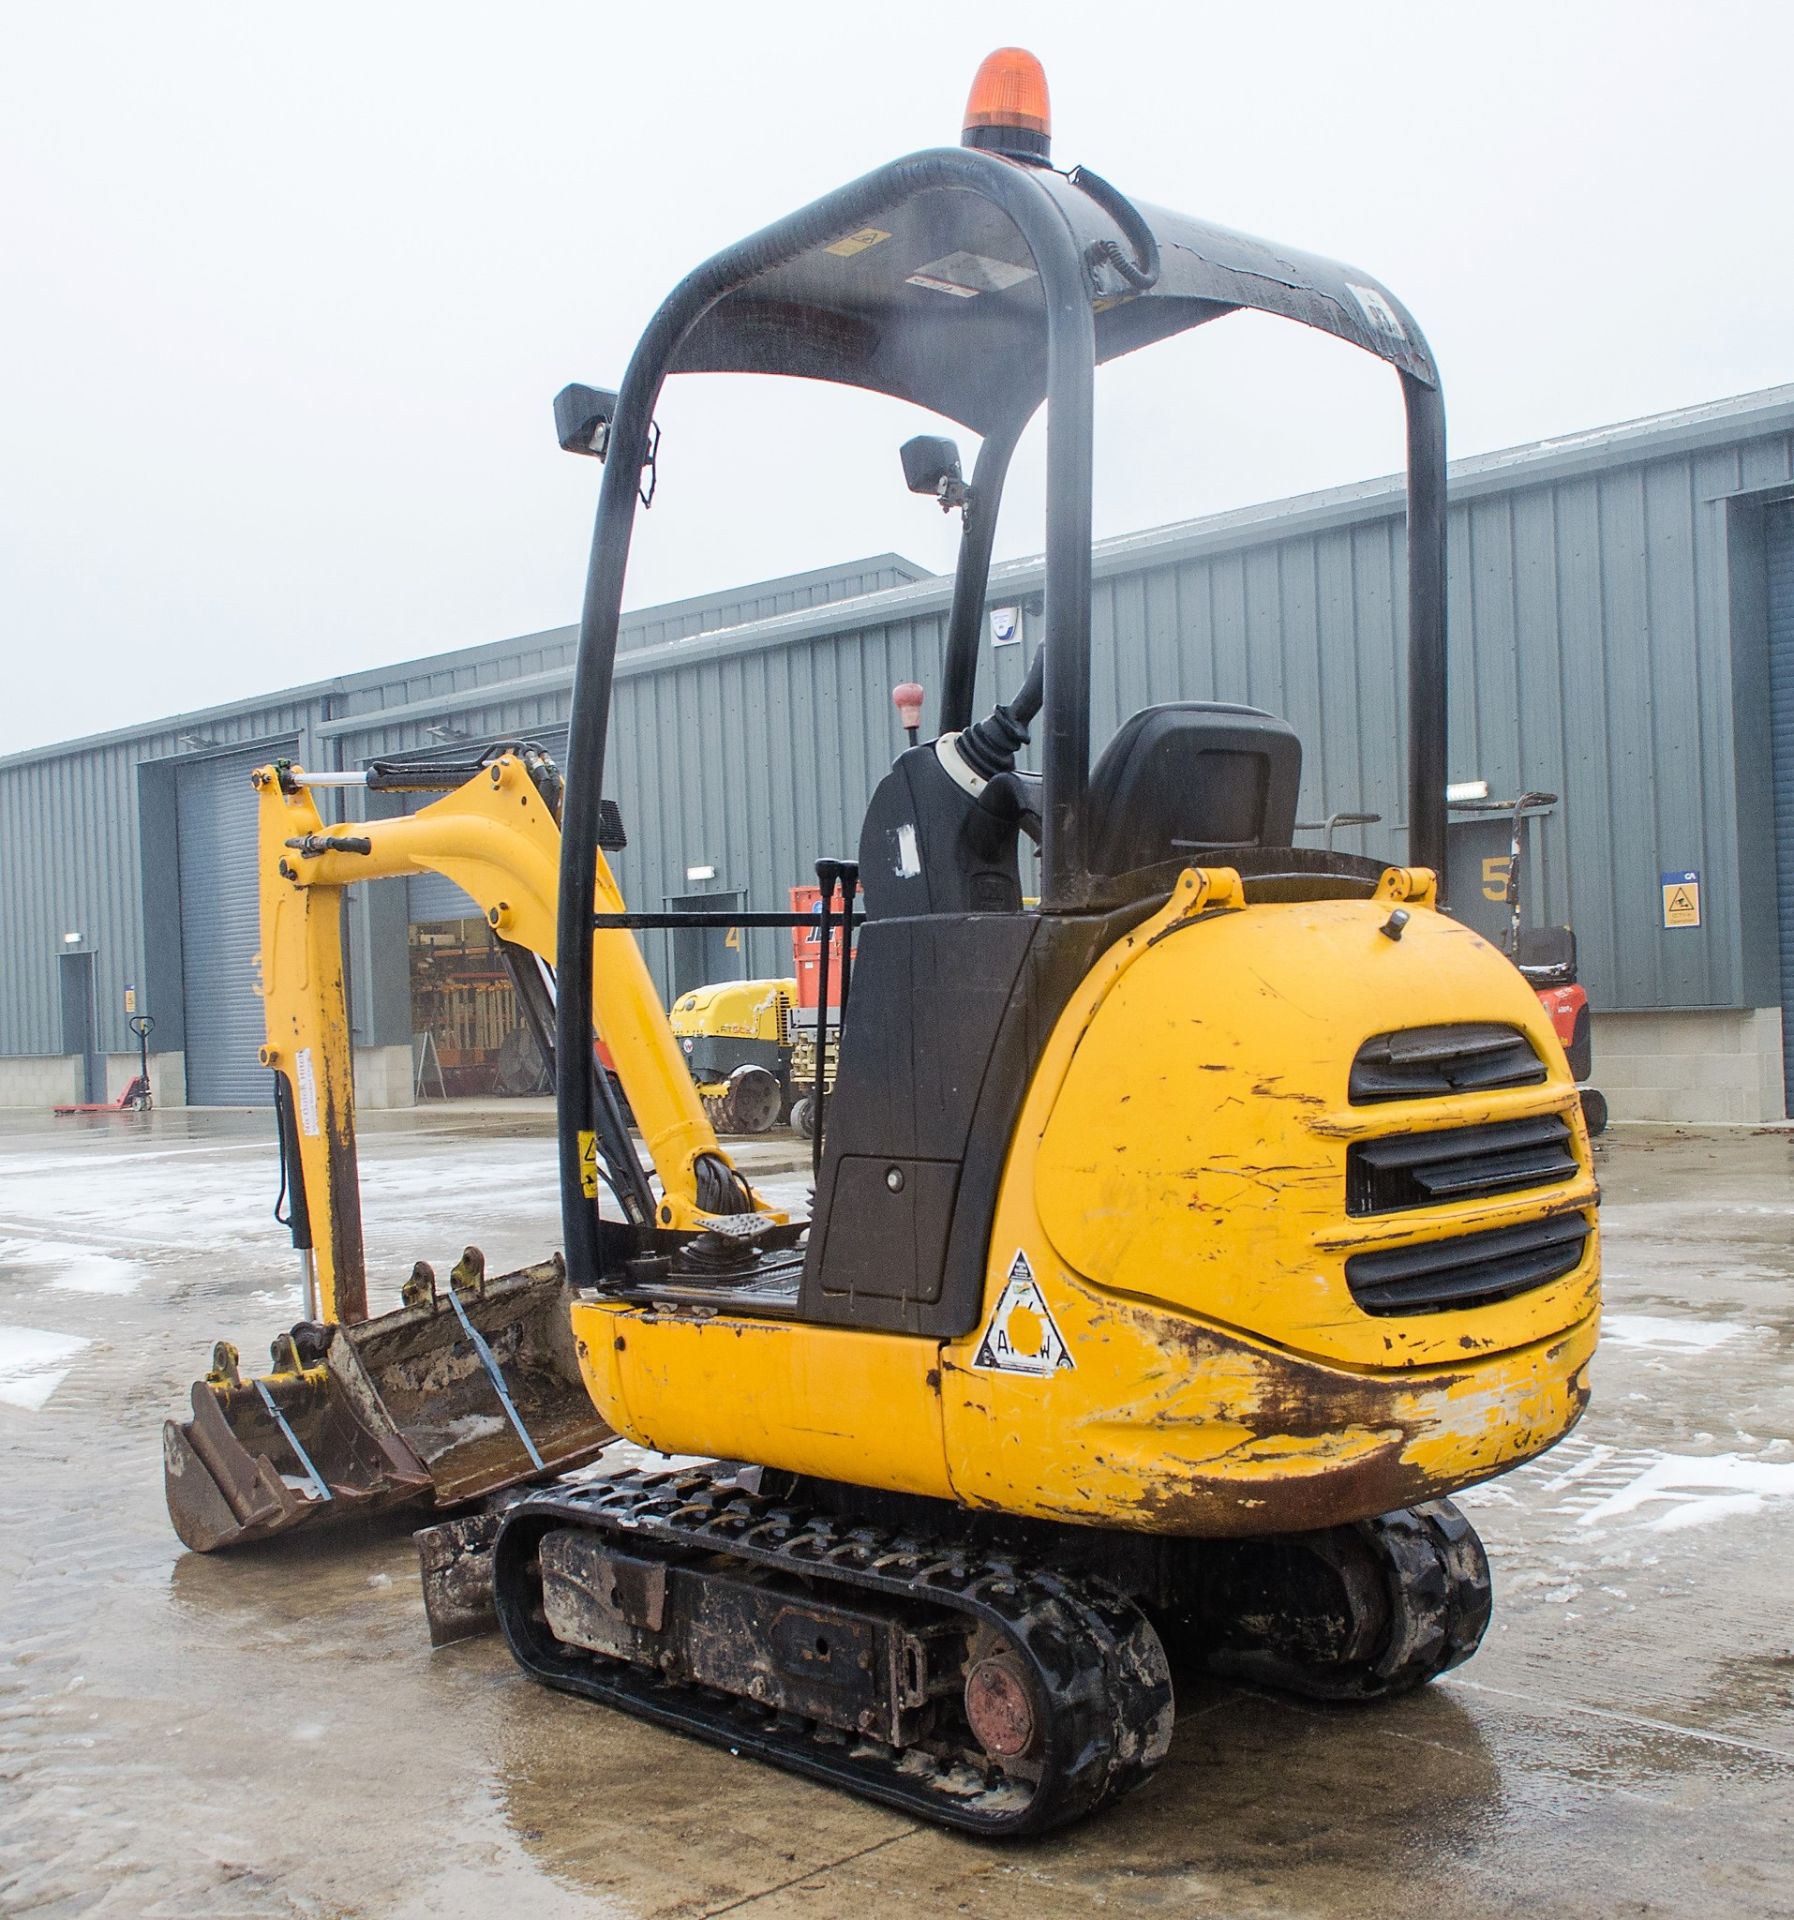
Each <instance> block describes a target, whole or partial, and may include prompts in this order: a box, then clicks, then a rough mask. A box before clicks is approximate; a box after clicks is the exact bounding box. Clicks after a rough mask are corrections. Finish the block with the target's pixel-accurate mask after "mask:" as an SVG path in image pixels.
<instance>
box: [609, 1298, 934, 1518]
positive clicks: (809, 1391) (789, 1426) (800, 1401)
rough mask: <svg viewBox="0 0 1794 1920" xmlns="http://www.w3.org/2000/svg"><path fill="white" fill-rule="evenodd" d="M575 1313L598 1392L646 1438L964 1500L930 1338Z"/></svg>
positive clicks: (615, 1306) (632, 1311) (645, 1314)
mask: <svg viewBox="0 0 1794 1920" xmlns="http://www.w3.org/2000/svg"><path fill="white" fill-rule="evenodd" d="M572 1320H573V1333H574V1337H575V1339H576V1340H577V1342H578V1346H579V1366H580V1372H581V1373H582V1374H583V1375H584V1377H585V1382H586V1390H587V1392H589V1393H590V1394H591V1396H592V1399H593V1401H594V1403H595V1404H596V1406H597V1408H598V1411H599V1412H600V1413H601V1414H602V1415H603V1416H604V1418H605V1419H606V1420H607V1421H609V1423H610V1424H611V1425H612V1426H613V1427H615V1428H616V1430H617V1431H618V1432H619V1433H621V1434H625V1435H627V1437H628V1438H629V1439H631V1440H633V1441H635V1442H636V1444H637V1445H638V1446H644V1447H656V1448H659V1449H660V1451H662V1452H663V1453H698V1454H713V1455H719V1456H721V1457H723V1458H725V1459H730V1460H752V1461H756V1462H757V1463H759V1464H760V1465H761V1466H768V1467H785V1468H789V1469H790V1470H791V1471H792V1472H794V1473H814V1474H820V1475H822V1476H823V1477H824V1478H825V1479H829V1480H847V1481H852V1482H855V1483H857V1484H861V1485H871V1486H878V1487H888V1488H890V1489H892V1490H893V1491H895V1492H899V1493H925V1494H932V1495H933V1496H935V1497H936V1498H937V1499H951V1498H952V1493H953V1487H952V1482H951V1480H950V1479H949V1478H948V1474H947V1462H946V1456H945V1454H944V1453H943V1451H942V1441H941V1418H940V1395H939V1393H938V1392H937V1390H936V1380H935V1379H931V1378H930V1376H931V1375H934V1374H935V1373H936V1368H937V1362H938V1352H937V1348H936V1345H935V1343H934V1342H933V1341H931V1340H914V1339H903V1338H900V1337H898V1336H896V1335H894V1334H878V1333H849V1332H846V1331H843V1330H842V1329H841V1328H838V1327H800V1326H797V1325H796V1324H795V1323H793V1322H791V1321H788V1320H755V1319H752V1318H749V1317H747V1316H744V1315H736V1314H729V1315H722V1314H719V1315H716V1316H714V1317H706V1318H702V1319H700V1318H696V1317H691V1316H685V1315H679V1314H676V1313H670V1312H660V1311H656V1310H655V1309H653V1308H643V1307H627V1306H623V1305H621V1304H619V1303H615V1302H606V1301H587V1300H582V1301H579V1302H578V1303H577V1304H576V1305H575V1306H574V1308H573V1310H572Z"/></svg>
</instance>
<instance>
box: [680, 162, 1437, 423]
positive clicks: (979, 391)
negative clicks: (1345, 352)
mask: <svg viewBox="0 0 1794 1920" xmlns="http://www.w3.org/2000/svg"><path fill="white" fill-rule="evenodd" d="M952 157H953V158H954V159H959V158H961V157H962V156H960V155H958V154H954V155H953V156H952ZM947 158H948V156H947V155H945V154H941V155H935V154H927V153H923V154H917V155H914V156H912V157H911V159H910V160H909V161H901V162H898V163H897V164H896V165H895V166H894V167H892V168H889V169H881V174H882V176H883V178H884V179H885V180H887V181H889V180H892V179H893V176H895V177H896V178H897V179H899V180H900V179H901V178H902V176H903V175H904V174H905V173H906V172H908V171H909V170H910V169H912V168H913V169H914V170H915V171H916V172H917V173H918V174H920V173H922V172H923V171H924V170H926V169H928V168H929V165H930V163H931V162H934V161H937V160H946V159H947ZM1015 173H1016V174H1017V175H1019V176H1021V178H1020V179H1018V180H1017V182H1016V184H1017V186H1018V187H1021V186H1022V182H1023V181H1025V182H1026V187H1027V188H1028V189H1032V190H1033V191H1035V192H1038V193H1039V194H1042V195H1044V196H1046V198H1047V199H1048V200H1049V201H1050V202H1051V203H1052V205H1053V206H1054V207H1055V208H1056V210H1057V212H1058V213H1059V215H1060V216H1062V217H1063V219H1064V221H1065V224H1066V226H1067V227H1068V228H1069V229H1070V232H1071V238H1072V239H1073V241H1074V242H1075V244H1076V246H1077V249H1078V252H1079V254H1080V255H1081V256H1083V257H1084V258H1085V259H1086V260H1087V261H1088V262H1089V263H1090V277H1091V281H1092V283H1093V286H1094V288H1095V290H1096V300H1095V304H1096V316H1095V318H1096V357H1097V359H1098V360H1099V361H1105V360H1112V359H1115V358H1117V357H1118V356H1119V355H1121V354H1124V353H1129V352H1132V351H1133V350H1134V349H1135V348H1136V347H1141V346H1145V345H1148V344H1149V343H1150V342H1152V341H1155V340H1162V339H1165V338H1167V337H1169V336H1170V335H1172V334H1176V333H1181V332H1183V331H1185V330H1186V329H1187V328H1190V327H1195V326H1200V325H1202V324H1203V323H1204V322H1205V321H1209V320H1214V319H1218V318H1219V317H1220V316H1221V315H1223V314H1226V313H1232V312H1236V311H1238V310H1239V309H1241V308H1250V309H1253V310H1255V311H1258V312H1263V313H1275V314H1282V315H1284V316H1286V317H1287V318H1289V319H1292V320H1297V321H1300V322H1302V323H1303V324H1304V325H1307V326H1311V327H1317V328H1320V329H1321V330H1322V331H1323V332H1327V333H1331V334H1334V335H1336V336H1337V337H1338V338H1340V339H1342V340H1347V341H1350V342H1351V343H1352V344H1353V345H1354V346H1357V347H1362V348H1363V349H1364V351H1365V352H1367V353H1372V354H1375V355H1376V356H1377V357H1378V358H1379V359H1382V360H1386V361H1388V362H1389V363H1390V365H1391V366H1393V367H1396V368H1398V369H1400V370H1401V371H1402V372H1403V373H1406V374H1410V375H1412V376H1413V377H1415V378H1416V379H1418V380H1421V381H1422V382H1424V383H1425V384H1426V385H1428V386H1436V385H1437V384H1438V381H1437V374H1436V372H1435V369H1434V366H1433V362H1432V357H1431V355H1430V354H1429V353H1428V351H1427V347H1426V343H1425V340H1424V338H1423V337H1422V335H1421V333H1420V330H1419V328H1418V327H1416V326H1415V324H1414V322H1413V320H1412V319H1411V318H1410V317H1409V315H1408V313H1407V311H1406V309H1405V308H1404V307H1403V306H1402V304H1401V302H1400V301H1399V300H1398V299H1397V298H1396V297H1395V295H1394V294H1393V293H1391V292H1390V291H1389V289H1388V288H1387V287H1385V286H1383V285H1382V284H1381V283H1380V282H1379V281H1377V280H1376V279H1374V278H1373V277H1372V276H1371V275H1369V274H1367V273H1362V272H1360V271H1358V270H1357V269H1356V268H1353V267H1348V266H1345V265H1342V264H1340V263H1339V262H1337V261H1332V260H1325V259H1322V258H1320V257H1319V256H1318V255H1315V254H1308V253H1297V252H1295V251H1293V250H1291V249H1289V248H1286V247H1277V246H1273V245H1271V244H1269V243H1268V242H1266V241H1263V240H1257V239H1254V238H1252V237H1251V236H1250V235H1247V234H1241V233H1234V232H1231V231H1229V230H1228V229H1227V228H1225V227H1217V226H1211V225H1209V224H1207V223H1206V222H1204V221H1200V220H1194V219H1191V218H1190V217H1189V216H1188V215H1186V214H1181V213H1172V212H1168V211H1166V210H1165V209H1163V208H1159V207H1152V206H1145V205H1140V204H1138V203H1135V204H1134V205H1133V207H1132V209H1131V211H1132V212H1133V213H1134V214H1135V215H1136V216H1137V217H1138V219H1139V221H1140V222H1141V223H1142V224H1143V226H1144V227H1145V228H1146V229H1147V230H1148V231H1149V232H1150V234H1151V236H1152V239H1153V240H1154V241H1156V243H1157V248H1158V275H1157V278H1156V280H1155V281H1154V282H1153V283H1152V285H1151V286H1150V287H1148V288H1147V289H1146V290H1145V291H1138V290H1137V289H1136V288H1135V287H1134V286H1132V285H1130V283H1129V279H1128V278H1127V277H1126V274H1125V270H1124V269H1121V268H1119V267H1118V266H1117V265H1115V264H1113V262H1114V261H1115V260H1116V259H1118V258H1119V259H1122V260H1126V259H1134V258H1138V256H1139V254H1140V251H1141V249H1140V244H1139V236H1138V235H1137V234H1131V233H1130V232H1129V230H1128V227H1129V224H1130V223H1129V222H1127V221H1126V220H1125V218H1121V217H1117V214H1116V213H1115V212H1113V211H1111V208H1112V206H1113V205H1114V196H1113V195H1112V193H1110V192H1109V191H1107V190H1106V189H1103V183H1101V182H1100V181H1099V182H1096V183H1095V189H1097V190H1093V189H1092V187H1091V185H1090V183H1089V176H1087V175H1080V174H1079V173H1078V172H1076V171H1074V172H1072V173H1071V174H1069V175H1067V174H1061V173H1054V172H1052V171H1050V170H1048V169H1045V168H1032V167H1030V168H1021V167H1017V168H1015ZM935 177H936V178H938V177H939V176H938V174H936V176H935ZM869 184H870V177H869V179H868V181H867V182H861V183H856V185H855V187H849V188H845V189H843V190H842V192H841V193H840V194H839V195H831V196H830V202H835V201H839V202H841V203H843V205H844V208H845V207H851V206H852V205H853V204H854V202H855V200H856V199H857V200H858V203H859V205H861V206H864V205H865V204H866V196H864V195H863V194H862V193H859V192H857V191H856V190H857V189H860V188H863V187H865V186H867V185H869ZM1098 190H1101V191H1098ZM879 197H882V196H879ZM828 204H830V203H829V202H821V203H818V208H817V209H816V211H819V210H820V209H821V208H822V207H823V206H826V205H828ZM1124 211H1125V209H1124ZM825 228H826V222H821V223H819V225H818V231H817V232H816V235H815V238H814V241H813V243H812V244H809V245H807V246H806V247H805V248H804V249H803V250H802V251H801V252H799V253H797V254H796V255H794V256H790V257H786V258H783V259H779V260H776V261H774V262H771V263H769V264H768V265H767V266H766V268H765V269H764V270H763V271H760V272H758V273H756V274H754V275H753V277H752V278H751V279H749V280H748V281H747V282H746V283H745V284H742V285H739V286H737V287H735V288H734V289H732V290H731V291H729V292H727V293H725V294H724V295H723V296H722V298H720V299H719V300H718V301H717V302H716V303H715V304H714V305H713V306H711V307H710V308H709V309H708V311H707V312H706V313H705V314H704V315H703V317H702V318H701V319H699V320H698V322H697V323H696V325H695V326H694V327H692V329H691V330H690V332H689V333H687V334H686V336H685V338H684V341H683V342H682V344H681V345H680V347H679V348H678V350H677V352H676V354H675V357H674V358H673V361H672V363H671V368H670V371H673V372H682V373H697V372H736V373H777V374H788V375H794V376H797V377H800V378H808V379H816V380H830V381H837V382H840V383H842V384H844V385H849V386H857V387H867V388H871V389H872V390H874V391H876V392H880V393H889V394H893V395H895V396H897V397H899V398H901V399H906V400H912V401H914V402H916V403H917V404H918V405H920V406H924V407H927V408H929V409H930V410H931V411H933V412H935V413H939V414H943V415H945V416H947V417H948V418H949V419H953V420H957V421H959V422H961V423H962V424H963V425H965V426H967V427H969V428H971V429H972V430H973V431H974V432H976V433H979V434H985V433H988V432H990V431H991V430H992V429H993V428H996V427H999V426H1002V425H1005V424H1010V423H1013V422H1015V421H1016V420H1018V419H1021V418H1026V417H1027V415H1028V414H1030V413H1032V411H1033V410H1034V408H1035V407H1036V406H1037V405H1038V404H1039V403H1040V401H1041V399H1042V398H1043V397H1044V394H1045V392H1046V329H1045V328H1044V326H1043V325H1042V312H1041V308H1042V305H1043V300H1044V294H1043V288H1042V282H1041V278H1040V273H1039V271H1038V269H1037V265H1036V262H1035V261H1034V259H1033V258H1032V256H1031V253H1030V250H1029V246H1028V243H1027V241H1026V239H1025V238H1024V237H1023V234H1022V232H1021V230H1020V228H1019V227H1018V225H1017V224H1016V222H1015V220H1014V219H1013V218H1012V217H1011V215H1010V213H1009V212H1008V211H1006V210H1005V208H1004V207H1003V206H1001V205H999V204H997V203H996V202H995V201H993V200H991V199H989V198H987V197H985V195H983V194H981V193H977V192H969V191H965V190H963V189H961V188H958V187H953V186H938V185H930V186H924V187H922V189H921V190H920V191H916V192H913V193H911V194H909V195H908V197H906V198H898V199H895V200H894V201H893V202H892V203H891V204H890V205H888V206H887V207H886V208H885V209H883V210H881V211H879V212H878V213H876V214H875V215H874V216H873V217H872V218H871V219H870V220H867V221H864V222H862V223H860V224H857V225H855V224H847V225H844V226H842V227H841V228H840V229H839V230H838V231H827V230H825ZM784 237H785V239H786V241H787V243H788V242H789V237H790V236H789V228H788V225H787V226H786V228H785V235H784ZM753 245H754V243H753V242H751V241H750V242H747V243H744V246H743V248H742V249H738V250H736V251H737V253H738V254H739V253H740V252H742V251H750V250H751V249H752V247H753ZM768 251H769V252H772V251H774V250H773V249H769V250H768ZM776 251H777V252H781V253H782V252H784V251H785V249H784V248H779V249H777V250H776Z"/></svg>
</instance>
